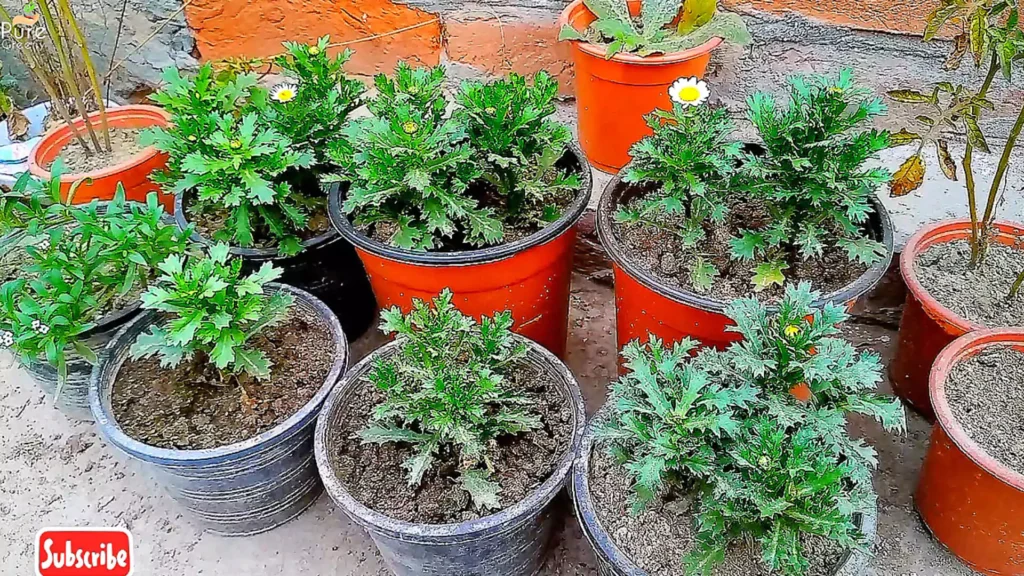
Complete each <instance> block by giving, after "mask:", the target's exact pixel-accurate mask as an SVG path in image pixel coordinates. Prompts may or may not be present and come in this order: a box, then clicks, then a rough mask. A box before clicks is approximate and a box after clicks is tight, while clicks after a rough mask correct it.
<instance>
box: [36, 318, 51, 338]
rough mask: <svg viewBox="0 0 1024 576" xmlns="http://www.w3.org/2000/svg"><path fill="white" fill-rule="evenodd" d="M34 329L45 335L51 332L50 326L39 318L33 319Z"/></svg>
mask: <svg viewBox="0 0 1024 576" xmlns="http://www.w3.org/2000/svg"><path fill="white" fill-rule="evenodd" d="M32 329H33V330H35V331H36V332H39V333H40V334H42V335H44V336H45V335H46V334H49V332H50V327H49V326H47V325H46V324H43V323H42V322H40V321H39V320H33V321H32Z"/></svg>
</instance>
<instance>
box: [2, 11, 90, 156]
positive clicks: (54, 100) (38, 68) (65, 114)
mask: <svg viewBox="0 0 1024 576" xmlns="http://www.w3.org/2000/svg"><path fill="white" fill-rule="evenodd" d="M0 18H2V19H3V21H4V22H5V23H6V24H7V25H9V26H11V28H12V29H13V27H14V24H13V21H12V20H11V15H10V13H8V12H7V9H6V8H4V7H3V5H2V4H0ZM15 38H16V39H17V41H18V47H19V48H21V53H22V54H23V55H24V56H25V63H26V64H28V67H29V69H30V70H31V71H32V74H33V75H34V76H35V77H36V80H38V81H39V83H40V84H42V85H43V89H44V90H46V94H47V96H49V97H50V105H51V106H52V107H53V108H54V109H56V110H57V114H58V115H59V116H60V117H61V120H63V121H64V123H65V124H67V125H68V126H69V127H70V128H71V133H72V134H74V136H75V140H76V141H77V142H78V143H79V144H80V145H81V146H82V148H83V149H85V151H86V154H91V152H90V150H89V145H88V144H87V143H86V142H85V138H83V137H82V133H81V132H79V131H78V128H76V127H75V125H74V123H73V122H72V119H71V113H70V112H69V111H68V108H67V105H66V102H64V98H63V96H61V95H60V94H58V93H57V87H56V86H55V85H54V83H53V81H52V80H51V79H50V78H49V77H48V76H47V75H46V72H44V71H43V66H42V64H41V63H40V62H39V59H38V58H37V57H36V54H35V53H34V52H33V51H32V48H31V47H29V45H28V44H27V43H26V41H25V39H24V38H20V37H18V36H17V35H15Z"/></svg>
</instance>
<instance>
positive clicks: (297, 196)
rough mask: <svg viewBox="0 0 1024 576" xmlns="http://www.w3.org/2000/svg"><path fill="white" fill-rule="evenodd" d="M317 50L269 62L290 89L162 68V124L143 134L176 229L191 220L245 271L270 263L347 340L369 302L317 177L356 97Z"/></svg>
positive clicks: (364, 319) (354, 85) (350, 83)
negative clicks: (166, 119) (161, 165)
mask: <svg viewBox="0 0 1024 576" xmlns="http://www.w3.org/2000/svg"><path fill="white" fill-rule="evenodd" d="M327 45H328V38H327V37H324V38H321V39H320V40H319V41H318V42H317V43H316V44H314V45H304V44H295V43H287V44H286V47H287V52H286V54H285V55H283V56H281V57H279V58H278V59H277V60H275V64H276V65H277V66H278V67H279V68H281V69H282V70H283V71H284V72H285V74H287V75H288V78H289V80H288V81H286V82H283V83H281V84H279V85H277V86H275V87H273V88H272V89H269V90H268V89H266V88H263V87H261V86H259V85H258V84H257V77H256V75H255V74H252V73H244V72H242V73H240V72H238V71H237V70H234V69H228V70H225V71H222V72H220V73H216V72H214V69H213V66H212V65H209V64H207V65H205V66H203V67H202V68H200V70H199V71H198V73H197V74H196V75H195V76H192V77H189V78H183V77H181V76H180V75H179V73H178V71H177V70H174V69H171V70H168V71H167V72H166V73H165V77H164V79H165V81H166V86H165V87H164V88H163V89H161V91H160V92H158V93H157V94H155V95H154V96H153V100H154V101H155V102H157V103H159V104H160V105H161V106H163V107H164V108H165V109H166V110H167V111H168V112H169V113H170V114H171V116H172V121H173V123H172V125H171V126H169V127H167V128H158V129H154V130H151V131H149V132H148V133H147V137H148V138H149V141H151V142H153V143H154V144H155V145H156V147H157V148H158V149H160V150H161V151H164V152H166V153H167V154H169V156H170V160H169V162H168V170H167V171H166V172H164V173H162V174H160V175H159V176H158V179H159V181H160V182H161V183H162V184H163V185H164V186H166V187H168V188H170V189H171V190H172V191H173V192H174V193H175V194H176V195H177V196H176V203H177V206H178V209H176V210H175V218H176V219H177V220H178V222H179V225H181V226H182V227H184V226H185V225H186V224H187V223H189V222H191V223H194V224H195V225H196V233H197V236H198V239H199V240H200V241H203V242H204V243H206V244H211V243H213V242H226V243H229V244H230V245H231V246H232V254H234V255H236V256H240V257H241V258H242V259H243V260H244V261H245V263H246V270H250V271H252V270H256V269H258V268H259V267H260V266H261V265H262V264H263V263H265V262H274V263H275V265H277V266H278V267H280V268H281V269H282V271H283V276H282V280H283V281H284V282H286V283H288V284H291V285H294V286H296V287H298V288H302V289H304V290H308V291H309V292H310V293H312V294H314V295H315V296H317V297H318V298H320V299H321V300H323V301H325V302H326V303H327V304H328V305H329V306H330V307H331V308H332V309H333V310H334V311H335V312H336V313H337V314H338V316H339V317H340V318H341V320H342V324H343V326H344V327H345V330H346V332H347V333H349V334H350V335H351V336H352V337H357V336H358V335H360V334H362V333H363V332H364V331H365V330H366V328H367V327H368V326H369V324H370V322H371V321H372V318H373V314H374V312H375V306H374V302H373V301H372V297H373V296H372V293H371V290H370V286H369V283H368V282H367V280H366V275H365V273H364V271H363V269H362V265H361V264H360V263H359V260H358V258H357V257H356V255H355V252H354V251H353V250H352V249H351V247H350V246H349V245H348V244H347V243H345V242H344V241H343V240H342V239H341V238H340V237H339V236H338V235H337V234H336V233H335V232H334V230H333V229H332V228H331V226H330V222H329V221H328V218H327V189H328V184H327V183H326V182H324V181H323V177H324V175H325V174H326V173H328V172H330V171H331V170H333V169H334V167H333V166H332V165H331V164H330V163H329V162H328V160H327V144H326V143H327V142H329V141H331V140H333V139H335V138H337V137H338V134H339V131H340V130H341V127H342V125H343V124H344V122H345V120H346V119H347V117H348V114H349V113H350V112H351V111H352V110H354V109H355V108H356V107H358V106H359V105H360V104H361V100H360V96H361V94H362V91H363V88H362V85H361V84H360V83H359V82H358V81H355V80H351V79H348V78H347V77H346V76H345V75H344V72H343V66H344V64H345V62H347V60H348V58H349V55H350V54H349V53H348V52H343V53H341V54H339V55H337V56H333V57H332V56H329V55H328V51H327Z"/></svg>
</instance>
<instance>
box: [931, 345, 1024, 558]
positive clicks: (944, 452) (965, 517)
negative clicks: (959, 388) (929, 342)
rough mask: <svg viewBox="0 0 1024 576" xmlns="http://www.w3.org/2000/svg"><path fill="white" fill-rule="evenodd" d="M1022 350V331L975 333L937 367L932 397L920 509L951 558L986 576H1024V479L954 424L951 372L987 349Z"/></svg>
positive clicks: (940, 359)
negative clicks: (949, 396) (932, 416)
mask: <svg viewBox="0 0 1024 576" xmlns="http://www.w3.org/2000/svg"><path fill="white" fill-rule="evenodd" d="M997 345H1012V346H1014V347H1016V348H1017V349H1018V350H1024V329H1020V328H1016V329H1005V328H1004V329H998V330H981V331H977V332H972V333H970V334H968V335H965V336H962V337H960V338H959V339H957V340H955V341H954V342H953V343H952V344H950V345H949V346H947V347H946V348H945V349H944V350H943V351H942V353H941V354H940V355H939V356H938V358H937V359H936V360H935V366H934V367H933V368H932V371H931V375H930V386H929V388H930V393H931V394H930V395H931V401H932V406H933V407H934V410H935V416H936V422H935V428H934V430H933V432H932V443H931V446H930V447H929V448H928V455H927V456H925V460H924V467H923V468H922V470H921V479H920V481H919V483H918V486H917V493H916V495H915V502H916V503H917V509H918V512H919V513H920V514H921V519H922V520H924V523H925V525H926V526H928V529H929V530H930V531H931V533H932V534H933V535H934V536H935V538H937V539H938V540H939V541H940V542H941V543H942V544H943V545H944V546H945V547H946V548H948V549H949V551H950V552H952V553H953V554H955V555H956V556H957V557H958V558H960V559H961V560H963V561H964V562H965V563H966V564H967V565H968V566H970V567H971V568H973V569H974V570H976V571H978V572H981V573H982V574H991V575H996V574H998V575H1003V574H1013V575H1020V574H1024V475H1022V474H1020V473H1018V472H1016V471H1014V470H1011V469H1009V468H1008V467H1006V466H1004V465H1003V464H1002V463H1000V462H999V461H998V460H996V459H995V458H993V457H991V456H990V455H989V454H988V453H986V452H985V450H984V449H982V448H981V447H980V446H978V445H977V444H976V443H975V442H974V441H973V440H971V439H970V438H969V437H968V436H967V433H966V431H965V430H964V429H963V427H962V426H961V425H960V423H959V422H957V421H956V418H955V417H954V416H953V412H952V410H951V409H950V406H949V402H948V401H947V399H946V380H947V378H948V377H949V371H950V369H951V368H952V367H953V366H954V365H956V363H958V362H961V361H963V360H965V359H967V358H970V357H971V356H974V355H975V354H977V353H979V352H981V351H982V350H983V349H984V348H986V347H989V346H997Z"/></svg>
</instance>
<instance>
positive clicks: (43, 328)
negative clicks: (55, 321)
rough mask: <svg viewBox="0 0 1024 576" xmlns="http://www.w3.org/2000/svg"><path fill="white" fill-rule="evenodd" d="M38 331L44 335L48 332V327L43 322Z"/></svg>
mask: <svg viewBox="0 0 1024 576" xmlns="http://www.w3.org/2000/svg"><path fill="white" fill-rule="evenodd" d="M39 333H40V334H42V335H43V336H46V335H47V334H49V333H50V327H49V326H47V325H45V324H44V325H42V326H40V327H39Z"/></svg>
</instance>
